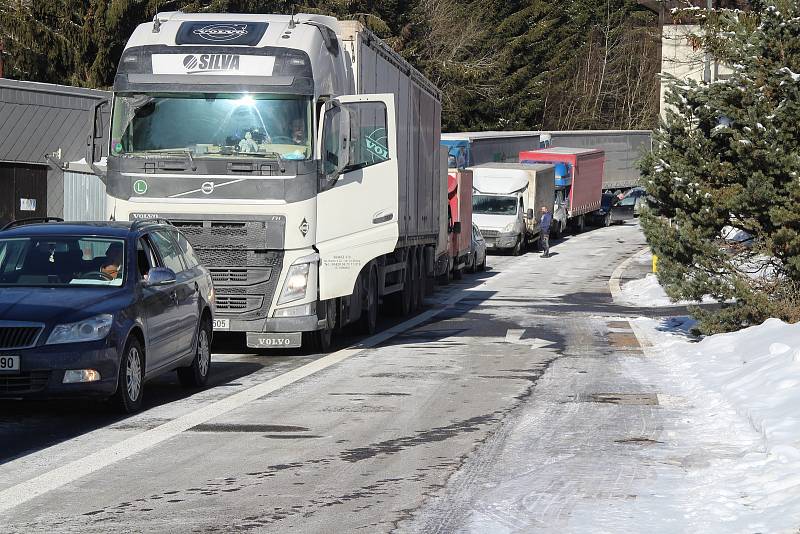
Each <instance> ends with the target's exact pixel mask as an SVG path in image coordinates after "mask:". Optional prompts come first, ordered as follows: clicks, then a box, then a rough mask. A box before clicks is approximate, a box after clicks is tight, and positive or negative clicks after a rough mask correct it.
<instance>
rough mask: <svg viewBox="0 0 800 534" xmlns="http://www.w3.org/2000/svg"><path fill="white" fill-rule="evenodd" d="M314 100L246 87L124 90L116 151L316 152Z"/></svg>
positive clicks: (118, 104) (118, 103)
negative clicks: (244, 91) (187, 90)
mask: <svg viewBox="0 0 800 534" xmlns="http://www.w3.org/2000/svg"><path fill="white" fill-rule="evenodd" d="M311 132H312V129H311V100H310V99H309V98H299V97H295V96H286V95H275V94H242V93H211V94H209V93H204V94H190V93H157V94H153V93H151V94H142V93H120V94H117V95H116V97H115V99H114V112H113V116H112V119H111V147H110V148H111V154H112V155H116V156H124V155H141V154H146V153H159V152H162V153H169V152H189V153H191V155H193V156H198V157H212V158H213V157H231V156H242V157H268V158H277V157H281V158H283V159H308V158H310V157H311V154H312V152H311V137H312V135H310V133H311Z"/></svg>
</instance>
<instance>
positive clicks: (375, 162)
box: [317, 94, 411, 300]
mask: <svg viewBox="0 0 800 534" xmlns="http://www.w3.org/2000/svg"><path fill="white" fill-rule="evenodd" d="M395 125H396V117H395V104H394V95H393V94H377V95H357V96H343V97H339V98H337V99H335V100H331V101H329V102H327V103H326V104H325V107H324V109H323V113H322V116H321V117H320V128H319V139H318V143H317V150H318V153H317V158H318V159H319V160H320V161H321V162H322V173H321V174H322V177H321V178H320V186H319V194H318V195H317V249H318V251H319V255H320V266H319V288H320V299H322V300H326V299H330V298H334V297H340V296H344V295H349V294H351V293H352V292H353V287H354V285H355V281H356V278H357V277H358V273H359V272H360V271H361V268H362V267H363V266H364V265H365V264H366V263H367V262H369V261H370V260H372V259H374V258H377V257H378V256H381V255H383V254H387V253H390V252H392V251H393V250H394V249H395V247H396V246H397V241H398V237H399V226H398V170H397V148H396V145H397V141H396V126H395ZM409 194H411V193H409Z"/></svg>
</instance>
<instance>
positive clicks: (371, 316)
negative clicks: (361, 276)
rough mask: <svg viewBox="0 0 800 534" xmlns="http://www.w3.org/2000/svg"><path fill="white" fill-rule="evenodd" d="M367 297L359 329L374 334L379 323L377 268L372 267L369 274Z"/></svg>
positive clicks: (361, 331)
mask: <svg viewBox="0 0 800 534" xmlns="http://www.w3.org/2000/svg"><path fill="white" fill-rule="evenodd" d="M365 297H366V298H365V299H364V311H362V312H361V319H359V322H358V330H359V332H360V333H362V334H367V335H372V334H374V333H375V327H376V325H377V324H378V273H376V272H375V269H370V271H369V275H368V276H367V286H366V295H365Z"/></svg>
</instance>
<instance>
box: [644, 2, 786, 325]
mask: <svg viewBox="0 0 800 534" xmlns="http://www.w3.org/2000/svg"><path fill="white" fill-rule="evenodd" d="M705 25H706V28H707V29H708V31H707V33H706V36H705V38H702V39H701V42H702V44H704V45H705V46H709V47H711V49H712V50H714V51H715V54H716V55H717V56H721V57H723V58H724V59H725V61H726V62H727V63H728V64H729V65H731V66H732V68H733V73H732V74H731V75H730V76H729V77H727V78H726V79H724V80H721V81H717V82H715V83H712V84H701V83H697V82H692V81H689V82H686V81H680V80H672V81H671V82H670V89H669V92H668V101H669V104H670V106H671V108H670V110H669V111H668V112H667V114H666V118H665V121H664V122H663V124H662V125H661V127H660V129H659V130H658V132H657V133H656V136H655V150H654V152H653V154H652V155H651V156H649V157H648V158H646V159H645V161H644V163H643V173H644V180H645V182H646V184H647V189H648V192H649V193H650V195H652V196H653V197H654V200H655V203H654V205H653V208H652V211H650V212H649V213H647V214H645V216H644V217H643V226H644V230H645V233H646V235H647V238H648V241H649V243H650V245H651V247H652V249H653V252H654V254H657V255H658V257H659V280H660V281H661V282H662V283H663V284H664V286H665V288H666V290H667V293H668V294H669V295H670V296H671V297H673V298H676V299H689V300H699V299H700V298H702V296H703V295H705V294H708V295H712V296H713V297H716V298H717V299H719V300H720V301H726V300H730V299H735V304H729V305H725V306H724V307H723V309H722V310H721V311H718V312H707V311H706V312H703V311H698V314H699V318H700V319H701V328H702V329H703V330H704V331H706V332H716V331H723V330H734V329H738V328H741V327H743V326H747V325H751V324H755V323H759V322H761V321H763V320H764V319H766V318H768V317H779V318H781V319H784V320H789V321H796V320H798V319H800V306H798V304H800V298H798V297H799V296H800V292H798V289H800V181H799V178H800V174H799V173H800V18H798V8H797V6H791V5H787V6H786V11H780V10H778V9H777V8H776V7H774V6H768V7H766V8H764V9H763V10H762V11H761V12H760V13H754V14H751V15H746V14H744V13H741V12H737V11H721V12H719V13H717V14H715V15H714V16H713V17H711V18H709V19H707V20H706V21H705ZM731 229H733V230H735V231H738V232H739V235H748V236H750V237H748V238H746V239H744V240H730V239H726V236H727V235H730V231H731ZM742 233H744V234H742Z"/></svg>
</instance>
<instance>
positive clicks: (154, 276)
mask: <svg viewBox="0 0 800 534" xmlns="http://www.w3.org/2000/svg"><path fill="white" fill-rule="evenodd" d="M175 280H176V276H175V271H173V270H172V269H169V268H167V267H153V268H152V269H150V272H149V273H147V281H146V282H145V285H147V286H149V287H153V286H167V285H169V284H174V283H175Z"/></svg>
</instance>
